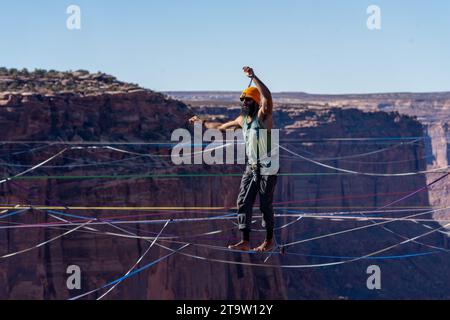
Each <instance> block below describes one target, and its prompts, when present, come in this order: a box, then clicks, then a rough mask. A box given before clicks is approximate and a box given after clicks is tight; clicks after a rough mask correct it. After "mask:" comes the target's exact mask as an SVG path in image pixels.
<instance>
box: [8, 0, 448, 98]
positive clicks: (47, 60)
mask: <svg viewBox="0 0 450 320" xmlns="http://www.w3.org/2000/svg"><path fill="white" fill-rule="evenodd" d="M70 4H77V5H79V6H80V7H81V14H82V16H81V23H82V25H81V30H77V31H69V30H68V29H67V28H66V19H67V17H68V15H67V14H66V8H67V7H68V6H69V5H70ZM371 4H375V5H378V6H379V7H380V8H381V17H382V29H381V30H380V31H369V30H368V29H367V27H366V20H367V17H368V15H367V13H366V9H367V7H368V6H369V5H371ZM0 12H1V14H0V16H1V18H0V39H1V42H2V45H1V50H0V64H1V65H2V66H6V67H15V68H23V67H26V68H28V69H34V68H45V69H57V70H69V69H72V70H76V69H87V70H89V71H93V72H96V71H99V70H100V71H103V72H107V73H110V74H113V75H115V76H117V77H118V78H119V79H121V80H124V81H129V82H134V83H138V84H139V85H141V86H144V87H146V88H150V89H153V90H158V91H167V90H240V89H242V88H243V87H245V86H246V85H247V84H248V81H247V79H246V78H245V77H244V76H243V74H242V72H241V68H242V66H244V65H250V66H253V67H254V68H255V71H256V72H257V74H258V75H259V76H260V78H261V79H262V80H263V81H265V82H266V83H267V85H268V86H269V87H270V89H271V90H272V91H274V92H279V91H305V92H310V93H368V92H392V91H414V92H417V91H450V1H447V0H430V1H424V0H420V1H419V0H370V1H366V0H340V1H338V0H292V1H291V0H284V1H283V0H279V1H275V0H270V1H269V0H258V1H256V0H239V1H238V0H227V1H216V0H176V1H175V0H159V1H156V0H129V1H123V0H108V1H107V0H71V1H66V0H39V1H36V0H17V1H2V2H1V4H0Z"/></svg>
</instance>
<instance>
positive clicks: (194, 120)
mask: <svg viewBox="0 0 450 320" xmlns="http://www.w3.org/2000/svg"><path fill="white" fill-rule="evenodd" d="M198 121H200V122H201V123H203V120H201V119H200V118H199V117H197V116H193V117H192V118H190V119H189V123H192V124H193V123H195V122H198Z"/></svg>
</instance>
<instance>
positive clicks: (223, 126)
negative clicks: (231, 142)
mask: <svg viewBox="0 0 450 320" xmlns="http://www.w3.org/2000/svg"><path fill="white" fill-rule="evenodd" d="M197 121H200V122H202V123H203V124H204V125H205V127H206V128H207V129H218V130H220V131H224V132H225V131H226V130H228V129H232V128H236V127H241V124H242V116H239V117H237V118H236V119H234V120H232V121H228V122H225V123H219V122H207V121H204V120H201V119H200V118H199V117H197V116H193V117H192V118H190V119H189V122H190V123H194V122H197Z"/></svg>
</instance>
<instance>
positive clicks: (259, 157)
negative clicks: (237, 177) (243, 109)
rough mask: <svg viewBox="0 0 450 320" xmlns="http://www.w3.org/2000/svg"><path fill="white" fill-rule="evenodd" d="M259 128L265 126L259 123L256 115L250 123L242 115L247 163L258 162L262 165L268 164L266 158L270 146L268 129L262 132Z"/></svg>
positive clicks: (268, 160)
mask: <svg viewBox="0 0 450 320" xmlns="http://www.w3.org/2000/svg"><path fill="white" fill-rule="evenodd" d="M260 129H266V128H264V126H262V125H261V124H260V123H259V120H258V117H257V116H255V117H253V119H252V122H250V123H247V116H244V121H243V124H242V133H243V135H244V141H245V153H246V155H247V159H248V163H249V164H251V165H256V164H257V163H259V164H261V165H263V166H270V159H269V158H268V153H269V151H270V148H271V141H270V140H271V135H270V130H266V132H267V134H264V133H263V132H262V131H260Z"/></svg>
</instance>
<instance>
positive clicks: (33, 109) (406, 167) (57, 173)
mask: <svg viewBox="0 0 450 320" xmlns="http://www.w3.org/2000/svg"><path fill="white" fill-rule="evenodd" d="M0 100H1V101H2V103H1V104H0V105H1V106H0V121H1V124H2V128H4V130H2V133H1V135H2V137H1V139H0V140H1V141H2V142H1V143H3V144H1V145H0V151H1V155H2V156H1V161H2V163H3V165H2V170H3V177H10V176H13V175H15V174H17V173H19V172H22V171H23V170H24V169H26V168H27V167H21V166H27V165H28V166H31V165H34V164H37V163H40V162H41V161H44V160H45V159H48V158H49V157H50V156H52V155H54V154H55V153H57V152H59V151H61V150H62V149H63V148H66V147H67V148H69V147H73V146H84V147H87V146H90V147H92V146H96V147H97V149H86V148H85V149H71V148H69V149H68V150H67V151H66V152H65V153H64V154H62V155H61V157H58V158H55V159H54V160H52V161H51V162H49V163H47V164H46V165H45V166H43V167H41V168H38V169H36V170H35V171H32V172H30V173H29V174H28V175H25V176H23V177H22V178H21V179H13V180H12V181H9V182H7V183H3V184H1V185H0V197H1V203H2V204H4V205H17V204H21V205H30V204H31V205H33V206H38V205H47V206H55V205H58V206H62V208H64V207H65V206H79V207H93V206H96V207H115V206H118V207H131V208H132V207H223V208H225V209H224V210H211V211H209V210H206V211H203V212H199V211H196V210H193V209H184V210H176V209H173V210H171V211H170V214H169V213H168V212H166V211H165V212H161V211H158V210H156V209H148V210H144V209H142V210H132V209H129V210H117V209H106V210H93V209H89V208H86V209H82V210H64V209H61V210H60V211H64V212H66V213H69V214H75V215H81V216H89V217H97V218H102V219H106V218H108V219H113V218H114V217H116V218H117V219H119V217H121V219H122V218H123V217H125V218H129V219H136V217H135V216H136V215H138V218H139V219H140V220H144V219H148V218H151V219H168V217H171V218H186V217H205V216H208V215H216V214H220V213H223V212H224V211H227V212H228V211H233V208H234V207H235V201H236V196H237V191H238V190H237V188H238V185H239V180H240V177H239V174H240V173H241V172H242V170H243V168H242V166H212V167H211V166H206V165H200V166H196V165H192V166H174V165H173V164H172V163H171V162H170V157H167V156H168V155H170V148H168V147H167V146H164V145H160V144H157V145H152V144H151V143H157V142H158V143H164V142H168V141H170V135H171V133H172V131H173V130H174V129H176V128H188V129H191V128H190V127H189V125H188V124H187V119H188V118H189V117H190V116H191V115H192V114H193V113H194V112H195V113H198V114H203V115H204V116H209V117H211V118H212V119H214V118H227V117H231V116H234V115H236V113H237V112H239V110H238V109H237V108H236V107H234V108H233V107H232V108H229V107H227V108H225V107H223V106H222V105H220V104H218V105H214V106H213V107H214V108H213V109H211V108H210V107H211V106H210V105H209V106H192V109H191V108H189V107H188V106H187V105H186V104H184V103H182V102H179V101H176V100H172V99H170V98H167V97H165V96H163V95H161V94H158V93H155V92H152V91H149V90H144V89H140V88H134V89H133V90H130V91H129V92H128V91H126V90H118V91H117V92H103V91H101V90H100V91H99V92H97V93H95V92H90V93H83V94H82V93H58V92H54V93H51V94H48V95H42V94H41V93H39V92H30V93H25V92H15V93H11V92H9V93H7V94H4V95H3V97H2V98H1V99H0ZM212 111H213V112H212ZM275 123H276V125H277V127H282V128H284V130H283V131H282V134H281V139H282V143H286V144H285V145H286V146H288V147H289V148H290V149H291V150H293V151H295V152H296V153H301V154H303V155H307V156H308V157H312V158H315V159H323V158H325V160H320V161H323V162H324V163H327V164H330V165H332V166H335V167H341V168H347V169H351V170H356V171H362V172H372V173H397V172H411V171H419V170H424V169H426V161H425V160H424V152H425V146H424V144H423V143H410V144H402V145H397V146H393V145H392V144H386V143H385V142H383V143H380V142H378V144H377V143H372V144H359V143H348V142H346V141H345V140H341V141H333V142H329V141H327V139H329V138H336V137H339V138H365V137H374V136H376V137H390V136H400V137H405V138H406V137H411V136H418V135H421V133H422V131H423V128H422V125H421V124H420V123H419V122H417V121H416V120H414V119H412V118H410V117H407V116H402V115H399V114H396V113H385V112H364V111H361V110H357V109H341V108H305V107H301V106H292V105H283V104H280V105H277V107H276V112H275ZM11 140H14V141H27V143H25V142H23V143H20V144H18V143H7V142H8V141H11ZM31 141H35V142H36V141H39V143H31ZM44 141H53V142H56V141H58V143H55V144H48V143H44ZM283 141H285V142H283ZM89 142H91V143H89ZM95 142H104V143H105V142H108V145H111V146H113V147H117V148H119V147H120V149H121V150H126V151H129V152H133V153H135V154H134V155H130V154H126V153H123V152H118V151H116V150H112V149H105V148H98V147H101V146H104V145H105V144H100V145H99V144H95ZM130 142H135V143H137V144H136V145H132V144H130ZM112 143H117V144H112ZM120 143H124V145H120ZM145 143H147V144H145ZM385 147H388V150H386V152H378V153H374V154H371V155H368V156H366V157H364V158H362V159H361V158H356V159H354V158H351V156H352V155H355V154H365V153H371V152H373V151H374V150H378V149H381V148H385ZM30 150H31V151H30ZM136 154H140V155H136ZM142 155H144V156H142ZM342 156H349V158H344V159H339V158H341V157H342ZM335 158H337V159H335ZM99 162H102V164H101V165H98V163H99ZM171 174H175V176H171ZM180 174H185V176H182V177H181V176H179V175H180ZM186 174H187V175H186ZM189 174H202V175H197V176H195V175H189ZM217 174H220V175H223V176H220V177H218V176H217ZM232 174H236V175H232ZM45 176H49V177H48V178H45ZM80 176H83V178H79V177H80ZM33 177H35V179H33ZM77 177H78V178H77ZM425 184H426V179H425V177H424V176H422V175H414V176H407V177H373V176H360V175H352V174H348V175H347V174H336V172H335V171H333V170H328V169H325V168H322V167H318V166H317V165H314V164H312V163H310V162H306V161H301V160H299V159H298V158H296V157H295V156H292V154H283V158H282V164H281V172H280V176H279V180H278V184H277V191H276V195H275V203H276V204H275V206H276V212H277V213H279V214H284V213H289V212H291V211H300V212H307V213H310V214H314V213H326V212H334V211H337V210H340V211H349V210H357V208H359V209H360V210H370V209H373V208H376V207H380V206H383V205H386V204H388V203H390V202H392V201H395V200H396V199H398V198H400V197H401V196H402V195H406V194H407V193H408V192H411V191H414V190H417V189H419V188H421V187H423V186H424V185H425ZM429 205H430V203H429V197H428V194H427V192H421V193H418V194H417V195H415V196H414V197H411V198H409V199H407V200H405V201H403V202H401V203H398V204H396V205H395V207H396V208H397V209H400V208H402V209H404V208H406V207H408V208H410V207H428V206H429ZM415 212H416V211H414V212H410V211H402V212H396V213H395V214H390V215H383V216H389V217H391V216H392V217H402V216H407V215H411V214H413V213H415ZM257 213H258V211H257V207H256V208H255V214H257ZM421 217H422V218H427V219H430V218H431V215H430V214H426V215H423V216H421ZM67 219H69V218H67ZM255 220H256V221H257V222H256V223H255V228H258V229H259V228H260V221H259V219H255ZM56 221H57V220H55V218H54V217H52V216H50V213H49V212H45V211H42V210H38V209H33V210H30V211H27V212H23V213H21V214H20V215H15V216H10V217H6V218H4V219H2V222H3V223H2V226H6V225H8V224H7V223H6V222H8V223H9V224H14V223H26V224H35V223H49V222H52V223H53V222H56ZM289 221H292V218H287V217H283V218H278V219H277V225H279V226H280V225H283V224H285V223H288V222H289ZM369 224H370V222H367V221H356V220H354V219H349V220H342V219H338V221H334V220H330V219H322V220H319V219H312V218H303V219H302V220H300V221H299V222H297V223H295V224H293V225H290V226H288V227H286V228H284V229H282V230H279V231H277V233H276V236H277V239H278V241H279V242H284V243H286V242H291V241H295V240H299V239H306V238H310V237H314V236H320V235H324V234H329V233H332V232H338V231H341V230H344V229H348V228H354V227H358V226H364V225H369ZM424 224H426V225H429V226H431V227H432V228H436V227H437V226H438V224H437V223H434V222H430V221H427V222H422V223H414V222H410V221H396V222H392V223H389V224H388V225H386V226H388V227H389V228H390V230H392V231H394V232H395V233H396V234H393V233H391V232H388V231H386V230H384V229H381V228H380V227H371V228H367V229H363V230H360V231H355V232H351V233H345V234H342V235H337V236H334V237H328V238H324V239H321V240H317V241H310V242H306V243H304V244H300V245H297V246H292V247H290V248H288V249H287V251H286V255H284V256H282V255H278V254H274V255H273V256H271V257H270V259H269V260H268V262H267V263H268V264H272V265H277V266H280V265H292V264H297V265H303V264H314V263H324V262H330V261H336V260H338V261H339V260H345V259H346V258H344V257H356V256H362V255H365V254H367V253H370V252H374V251H376V250H379V249H382V248H385V247H387V246H390V245H394V244H398V243H399V242H401V241H403V240H404V238H403V237H413V236H417V235H420V234H423V233H425V232H428V231H429V229H428V228H427V227H425V226H424ZM124 227H126V228H128V230H130V231H132V232H134V233H137V234H138V235H147V236H148V235H155V233H157V232H159V230H160V229H161V225H160V224H158V225H155V224H136V225H128V226H124ZM67 228H70V226H69V227H64V230H67ZM95 228H97V229H99V230H100V231H109V232H114V231H115V232H117V230H115V229H113V228H111V227H110V226H108V225H99V226H95ZM220 229H224V230H225V232H223V233H221V234H217V235H215V236H209V237H197V238H192V235H196V234H200V233H204V232H209V231H212V230H220ZM62 232H63V231H62V230H60V229H55V228H14V229H0V248H1V252H0V254H1V255H4V254H6V253H10V252H15V251H18V250H21V249H24V248H28V247H32V246H34V245H36V244H37V243H39V242H42V241H45V240H48V239H51V238H53V237H55V236H58V235H60V234H61V233H62ZM164 233H165V234H167V235H178V236H182V238H181V239H180V240H181V241H188V242H192V243H195V244H198V243H204V244H213V245H218V246H224V245H226V243H227V242H228V241H233V240H235V238H236V236H237V233H236V231H235V226H234V225H233V223H232V221H227V220H225V221H222V220H212V221H207V222H194V223H192V222H191V223H172V224H169V225H168V227H167V228H166V230H165V231H164ZM262 236H263V234H261V233H257V232H255V233H254V234H253V243H254V244H256V242H257V241H260V240H261V239H262ZM420 240H421V241H422V242H424V243H426V244H427V245H433V246H439V247H443V248H445V246H446V238H445V237H444V235H442V234H440V233H433V234H431V235H429V236H427V237H425V238H422V239H420ZM161 243H164V244H165V245H167V246H170V247H171V248H176V247H177V245H176V244H173V243H169V242H163V241H161ZM147 246H148V242H146V241H143V240H136V239H130V238H118V237H113V236H111V235H106V234H98V233H91V232H89V230H86V229H83V230H80V232H74V233H71V234H70V235H68V236H65V237H62V238H60V239H58V240H56V241H54V242H52V243H51V244H49V245H46V246H41V247H39V248H36V249H35V250H32V251H29V252H26V253H23V254H20V255H16V256H14V257H11V258H8V259H2V260H0V298H3V299H11V298H20V299H43V298H44V299H66V298H69V297H72V296H75V295H77V294H81V293H83V292H85V291H89V290H92V289H95V288H98V287H100V286H102V285H103V284H104V283H106V282H108V281H111V280H113V279H115V278H118V277H120V276H122V275H123V274H125V273H126V272H127V271H128V269H129V268H130V267H131V266H132V265H133V264H134V263H135V261H136V260H137V259H138V258H139V256H141V255H142V253H143V252H144V251H145V250H146V248H147ZM435 251H437V250H434V249H431V248H429V247H426V246H423V245H420V244H417V243H407V244H405V245H402V246H400V247H398V248H396V249H394V250H390V251H387V252H384V253H383V255H403V254H409V253H415V254H428V253H429V252H432V253H430V254H428V255H423V256H418V257H411V258H406V259H380V260H361V261H356V262H352V263H348V264H343V265H338V266H334V267H322V268H306V269H289V268H279V267H272V268H264V267H249V266H241V265H233V264H225V263H221V262H211V261H204V260H200V259H193V258H190V257H188V256H183V255H181V254H176V255H174V256H171V257H170V258H168V259H166V260H164V261H162V262H160V263H158V264H156V265H155V266H153V267H152V268H150V269H148V270H146V271H145V272H142V273H140V274H138V275H136V276H135V277H132V278H129V279H126V280H125V281H123V283H121V284H120V285H119V286H118V287H117V288H116V289H115V290H114V291H112V292H111V293H110V294H109V295H108V296H107V297H108V298H110V299H174V298H176V299H311V298H315V299H322V298H332V299H339V298H343V299H345V298H354V299H361V298H369V299H370V298H400V299H408V298H410V299H414V298H442V299H444V298H445V299H448V298H450V295H449V293H448V287H449V284H450V278H449V277H448V276H447V275H448V274H450V273H449V272H448V271H450V265H449V264H448V257H447V255H446V254H447V253H445V252H444V253H442V252H441V253H440V252H435ZM167 253H168V251H166V250H164V249H163V248H161V247H156V246H155V247H154V248H152V249H151V251H150V254H149V255H148V256H147V257H146V258H145V261H143V263H148V262H150V261H152V260H154V259H156V258H158V257H161V256H163V255H165V254H167ZM184 253H188V254H193V255H199V256H202V257H207V258H209V259H218V260H225V261H229V262H253V263H260V264H264V258H265V257H262V256H259V255H247V254H237V253H229V252H223V251H217V250H212V249H209V248H202V247H196V246H191V247H189V248H187V249H185V251H184ZM315 255H316V256H317V255H322V256H325V255H328V256H340V257H341V258H333V259H330V258H324V257H315ZM73 264H75V265H78V266H80V268H81V270H82V275H83V276H82V289H81V290H74V291H69V290H68V289H67V287H66V279H67V274H66V268H67V266H69V265H73ZM372 264H377V265H379V266H380V267H381V270H382V279H383V280H382V281H383V282H382V284H383V287H382V290H380V291H370V290H368V289H367V287H366V279H367V276H368V275H367V274H366V269H367V267H368V266H369V265H372ZM102 292H103V291H100V292H97V293H95V294H93V295H91V296H89V297H88V298H90V299H93V298H95V297H97V296H99V295H100V294H101V293H102Z"/></svg>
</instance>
